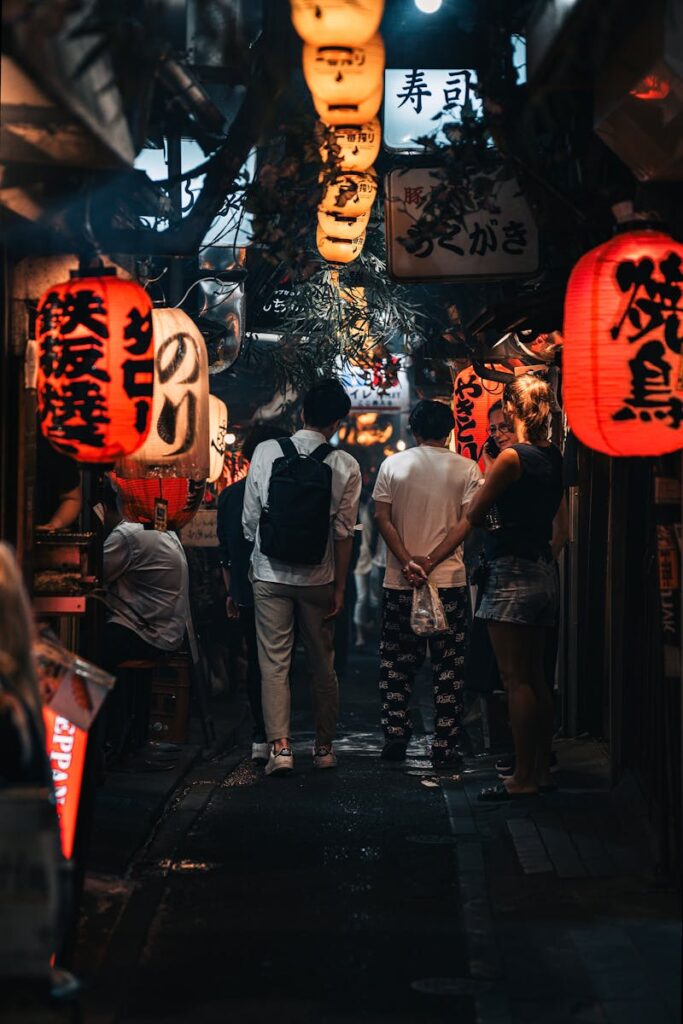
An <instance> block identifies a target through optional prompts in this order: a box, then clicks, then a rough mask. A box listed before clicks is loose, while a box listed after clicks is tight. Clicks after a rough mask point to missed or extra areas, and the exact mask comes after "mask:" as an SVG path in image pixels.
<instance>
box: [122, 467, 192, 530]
mask: <svg viewBox="0 0 683 1024" xmlns="http://www.w3.org/2000/svg"><path fill="white" fill-rule="evenodd" d="M113 482H114V486H115V487H116V490H117V492H118V494H119V498H120V500H121V511H122V513H123V516H124V518H125V519H128V520H129V521H130V522H131V523H143V524H144V525H145V526H154V525H155V524H158V522H159V517H160V516H161V519H162V521H165V525H166V528H167V529H169V530H181V529H182V528H183V526H187V524H188V523H189V522H190V520H191V519H193V518H194V515H195V513H196V512H197V509H198V508H199V506H200V505H201V503H202V498H203V497H204V489H205V483H204V481H203V480H201V481H200V480H183V479H181V478H180V477H158V478H150V479H148V480H124V479H123V477H120V476H113Z"/></svg>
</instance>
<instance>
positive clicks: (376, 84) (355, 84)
mask: <svg viewBox="0 0 683 1024" xmlns="http://www.w3.org/2000/svg"><path fill="white" fill-rule="evenodd" d="M302 62H303V68H304V78H305V80H306V85H307V86H308V88H309V89H310V90H311V93H312V95H313V96H316V97H317V98H318V99H319V100H324V101H325V102H326V103H360V102H361V101H362V100H365V99H367V98H368V96H370V95H371V94H372V93H374V92H377V90H378V89H381V87H382V81H383V78H384V43H383V42H382V37H381V35H380V34H379V33H377V35H375V36H373V37H372V39H370V40H368V42H367V43H365V44H364V45H363V46H339V45H333V46H311V45H310V44H309V43H307V44H306V45H305V46H304V52H303V56H302Z"/></svg>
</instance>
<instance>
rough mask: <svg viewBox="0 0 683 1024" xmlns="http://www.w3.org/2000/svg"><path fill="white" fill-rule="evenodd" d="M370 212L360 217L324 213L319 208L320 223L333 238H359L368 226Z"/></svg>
mask: <svg viewBox="0 0 683 1024" xmlns="http://www.w3.org/2000/svg"><path fill="white" fill-rule="evenodd" d="M369 220H370V212H369V211H368V212H367V213H361V214H360V215H359V216H358V217H342V215H341V214H339V213H324V212H323V211H322V210H318V224H319V225H320V227H321V228H322V230H323V231H324V233H325V234H326V235H329V236H330V237H331V238H358V236H359V235H362V234H363V232H364V231H365V229H366V228H367V226H368V221H369Z"/></svg>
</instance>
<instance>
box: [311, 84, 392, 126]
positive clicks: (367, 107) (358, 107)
mask: <svg viewBox="0 0 683 1024" xmlns="http://www.w3.org/2000/svg"><path fill="white" fill-rule="evenodd" d="M383 92H384V85H383V83H382V82H380V84H379V86H378V87H377V89H376V90H375V92H371V93H370V95H369V96H367V97H366V98H365V99H364V100H360V102H358V103H341V102H340V101H338V100H334V101H333V102H332V103H328V102H327V100H322V99H318V97H317V96H315V95H313V105H314V107H315V109H316V112H317V114H318V117H319V118H320V120H321V121H323V122H324V123H325V124H327V125H332V126H333V127H334V126H337V125H343V126H344V127H349V126H351V125H361V124H365V123H366V122H367V121H372V119H373V118H375V117H377V111H378V110H379V108H380V106H381V105H382V94H383Z"/></svg>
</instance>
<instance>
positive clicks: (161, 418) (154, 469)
mask: <svg viewBox="0 0 683 1024" xmlns="http://www.w3.org/2000/svg"><path fill="white" fill-rule="evenodd" d="M152 325H153V329H154V398H153V402H152V425H151V429H150V432H149V435H148V437H147V440H146V441H145V443H144V445H143V446H142V448H139V449H138V450H137V451H136V452H135V453H134V454H133V455H130V456H128V457H127V458H125V459H121V460H120V461H119V462H118V463H117V467H116V473H117V475H118V476H121V477H125V478H128V479H136V478H138V479H139V478H142V477H165V476H172V477H184V478H186V479H188V480H206V478H207V476H208V474H209V369H208V359H207V354H206V346H205V344H204V339H203V338H202V335H201V332H200V330H199V328H198V327H197V325H196V324H195V323H194V322H193V321H192V320H191V319H190V317H189V316H188V315H187V313H184V312H183V311H182V309H153V310H152Z"/></svg>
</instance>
